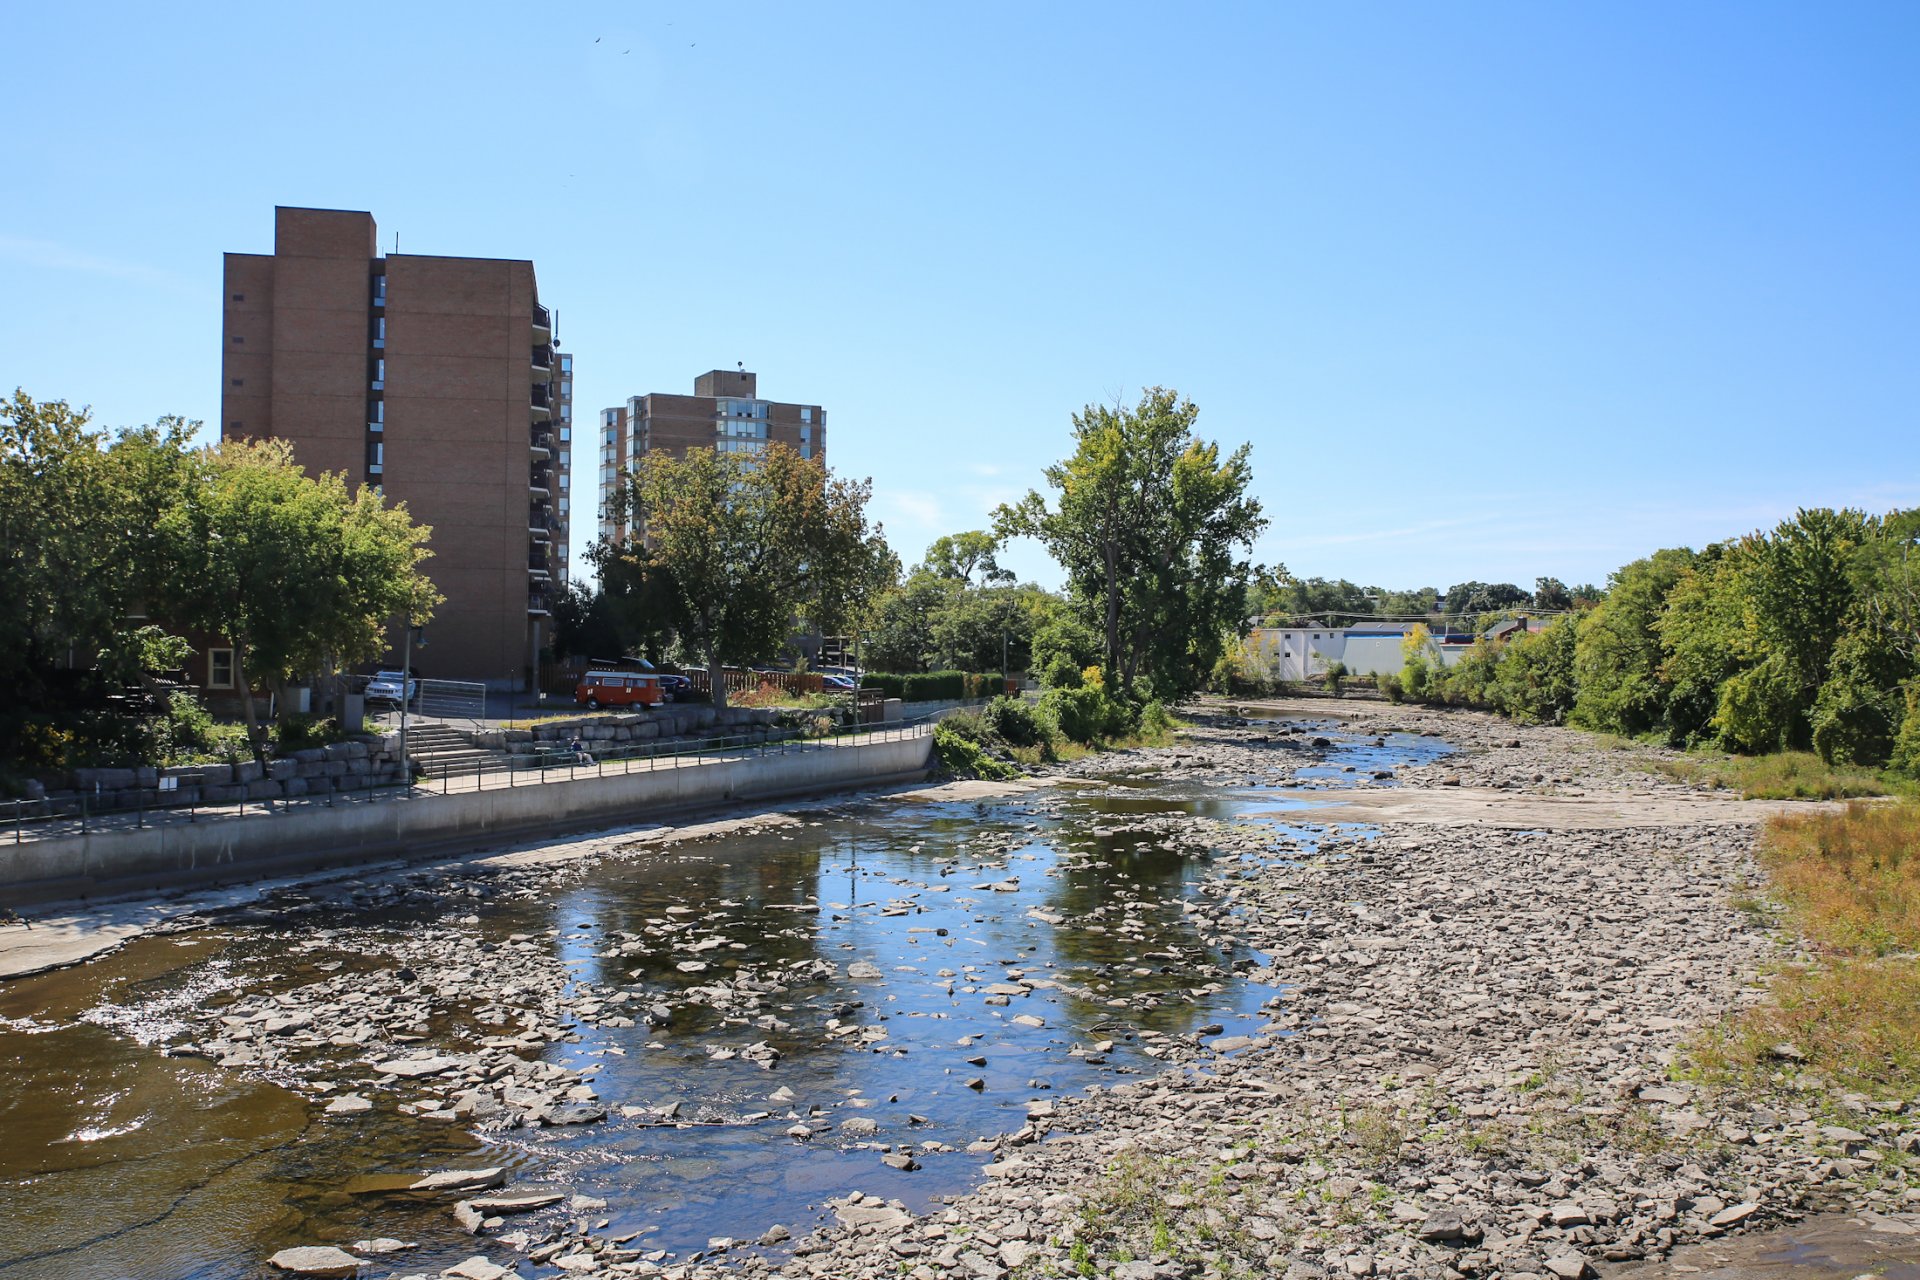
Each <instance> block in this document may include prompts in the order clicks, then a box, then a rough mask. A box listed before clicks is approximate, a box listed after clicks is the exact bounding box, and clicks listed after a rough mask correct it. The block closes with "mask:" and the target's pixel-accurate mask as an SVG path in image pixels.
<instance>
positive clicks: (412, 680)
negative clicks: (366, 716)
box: [365, 671, 420, 707]
mask: <svg viewBox="0 0 1920 1280" xmlns="http://www.w3.org/2000/svg"><path fill="white" fill-rule="evenodd" d="M419 675H420V673H419V672H418V671H416V672H414V673H413V675H412V677H408V676H404V675H402V674H401V673H400V672H398V671H378V672H375V673H374V676H373V679H371V680H369V681H367V687H366V690H365V697H366V699H367V705H368V706H370V707H397V706H399V705H400V703H401V701H402V696H403V695H402V694H401V692H400V686H401V684H402V683H403V682H404V683H405V685H406V693H405V695H404V698H405V701H407V702H410V703H412V704H413V705H414V706H416V707H417V706H419V705H420V680H419Z"/></svg>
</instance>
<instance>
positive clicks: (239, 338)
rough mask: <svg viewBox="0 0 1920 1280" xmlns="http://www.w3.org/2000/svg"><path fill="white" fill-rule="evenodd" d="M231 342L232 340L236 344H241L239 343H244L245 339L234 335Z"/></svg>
mask: <svg viewBox="0 0 1920 1280" xmlns="http://www.w3.org/2000/svg"><path fill="white" fill-rule="evenodd" d="M233 340H234V342H236V343H241V342H245V341H246V339H245V338H242V337H239V336H238V335H236V336H235V337H234V339H233Z"/></svg>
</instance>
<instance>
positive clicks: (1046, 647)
mask: <svg viewBox="0 0 1920 1280" xmlns="http://www.w3.org/2000/svg"><path fill="white" fill-rule="evenodd" d="M1223 651H1224V650H1223ZM1099 661H1100V633H1099V632H1097V631H1095V630H1094V629H1093V628H1092V627H1090V626H1088V625H1087V624H1086V622H1085V621H1084V620H1083V619H1082V618H1081V616H1080V612H1079V611H1078V610H1077V609H1074V608H1073V607H1072V606H1070V605H1068V604H1067V603H1065V602H1064V601H1052V602H1050V604H1049V606H1048V607H1047V608H1046V609H1044V610H1043V611H1042V614H1041V616H1040V618H1039V620H1038V622H1037V623H1036V625H1035V627H1034V632H1033V641H1032V646H1031V656H1030V657H1029V659H1028V662H1029V665H1028V667H1027V669H1028V670H1029V671H1031V672H1033V674H1034V675H1035V676H1037V677H1038V678H1039V680H1040V683H1041V684H1043V685H1045V686H1046V687H1047V688H1049V689H1077V688H1079V687H1080V673H1081V672H1083V671H1085V670H1086V669H1087V668H1088V667H1091V666H1093V665H1094V664H1095V663H1097V662H1099ZM1216 665H1217V660H1216Z"/></svg>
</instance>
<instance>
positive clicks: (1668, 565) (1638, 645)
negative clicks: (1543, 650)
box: [1572, 547, 1696, 735]
mask: <svg viewBox="0 0 1920 1280" xmlns="http://www.w3.org/2000/svg"><path fill="white" fill-rule="evenodd" d="M1695 558H1696V557H1695V556H1694V554H1693V552H1692V551H1690V550H1688V549H1687V548H1685V547H1671V548H1667V549H1665V550H1661V551H1656V552H1654V553H1653V554H1652V555H1651V556H1648V557H1647V558H1645V559H1644V560H1635V561H1634V562H1633V563H1632V564H1629V565H1624V566H1622V567H1621V568H1619V569H1617V570H1615V571H1614V573H1613V574H1612V575H1611V576H1610V577H1609V578H1608V580H1607V581H1608V583H1609V589H1608V591H1607V592H1606V595H1605V598H1604V599H1603V600H1601V602H1600V603H1599V604H1597V605H1595V606H1594V607H1593V608H1592V609H1590V610H1588V611H1587V612H1586V613H1584V614H1582V615H1581V616H1580V620H1579V623H1578V627H1579V633H1578V639H1577V641H1576V643H1575V648H1574V675H1575V677H1576V680H1577V682H1578V685H1579V691H1580V692H1579V698H1578V700H1577V701H1576V703H1575V705H1574V711H1573V717H1572V718H1573V720H1574V721H1575V722H1576V723H1578V724H1581V725H1584V726H1585V727H1587V728H1589V729H1602V730H1606V731H1608V732H1612V733H1623V734H1629V735H1632V734H1639V733H1646V732H1648V731H1650V730H1652V729H1655V728H1658V727H1660V725H1661V724H1662V723H1663V722H1664V720H1665V718H1666V711H1667V685H1666V683H1665V682H1664V681H1663V680H1662V679H1661V677H1660V664H1661V661H1662V658H1663V654H1662V651H1661V647H1660V634H1659V632H1658V630H1657V629H1656V626H1655V624H1656V623H1658V621H1659V620H1660V616H1661V614H1662V613H1664V612H1665V610H1666V607H1667V594H1668V593H1669V592H1670V591H1672V590H1673V587H1674V584H1675V583H1677V582H1678V581H1679V580H1680V575H1681V574H1683V573H1685V572H1686V571H1687V570H1688V569H1689V568H1691V567H1692V565H1693V563H1694V560H1695Z"/></svg>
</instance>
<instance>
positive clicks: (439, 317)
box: [220, 208, 573, 687]
mask: <svg viewBox="0 0 1920 1280" xmlns="http://www.w3.org/2000/svg"><path fill="white" fill-rule="evenodd" d="M221 346H222V351H223V358H222V361H221V365H222V370H221V371H222V373H223V374H224V377H223V380H222V384H221V396H220V418H221V421H220V434H221V437H222V438H223V439H228V438H234V437H255V438H263V437H268V436H273V437H279V438H281V439H285V440H288V441H291V442H292V444H293V449H294V456H295V458H297V459H298V460H299V462H300V463H301V464H302V465H303V466H304V467H306V469H307V470H308V471H310V472H314V473H319V472H322V471H341V472H345V473H346V478H347V483H348V484H349V485H350V486H351V485H358V484H362V483H365V484H372V485H376V486H378V487H379V488H380V489H381V490H382V491H383V492H384V493H385V494H386V496H387V498H388V500H389V501H390V502H404V503H406V504H407V509H408V510H409V511H410V512H411V513H412V515H413V518H414V520H415V521H416V522H417V523H420V524H426V525H431V526H432V527H433V536H432V540H431V541H430V542H429V544H428V545H429V546H430V547H431V549H432V550H433V553H434V554H433V558H432V559H431V560H429V561H428V562H427V565H426V569H427V574H428V576H429V577H431V578H432V579H433V581H434V584H435V585H436V586H438V587H439V588H440V591H441V592H442V594H444V595H445V596H446V602H445V603H444V604H442V605H441V606H440V607H439V609H438V610H437V611H436V612H435V614H434V618H433V622H432V624H431V625H430V626H429V627H428V628H427V633H426V638H427V648H426V649H425V651H424V652H420V653H417V654H416V656H415V658H414V665H415V666H416V667H418V668H419V669H420V671H421V673H422V674H423V675H425V676H428V677H436V678H444V679H456V680H479V681H485V682H486V683H487V684H489V685H491V686H494V687H514V686H519V685H521V684H522V683H523V682H524V681H525V680H526V679H527V678H528V674H529V671H530V669H531V668H532V666H533V664H534V663H535V661H536V657H537V654H538V652H539V649H540V647H541V645H542V644H543V643H544V640H545V635H544V627H545V625H546V623H547V621H548V619H549V617H550V610H551V607H552V601H553V594H554V592H555V591H556V589H557V587H558V586H559V585H560V584H563V583H564V582H565V581H566V577H567V550H566V548H567V520H568V515H569V512H568V506H569V502H568V499H569V497H570V494H569V489H570V483H571V466H570V455H571V447H572V441H571V436H572V427H573V421H572V416H573V407H572V397H573V357H572V356H571V355H566V354H561V353H559V352H556V351H555V350H554V346H553V321H552V315H551V313H550V312H549V311H548V309H547V308H546V307H544V306H542V305H541V304H540V290H539V286H538V284H537V283H536V281H535V279H534V272H533V263H531V262H528V261H525V260H521V259H510V258H441V257H430V256H426V255H422V254H401V253H397V252H396V253H388V254H386V255H385V256H382V255H381V253H380V249H379V244H378V229H377V228H376V227H375V225H374V220H373V215H371V214H369V213H359V212H353V211H349V210H344V209H290V208H276V209H275V210H274V238H273V252H272V253H271V254H255V253H229V254H227V255H226V294H225V322H224V325H223V330H222V338H221ZM396 621H397V620H396ZM394 656H395V657H396V658H397V656H398V655H397V654H396V655H394Z"/></svg>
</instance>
